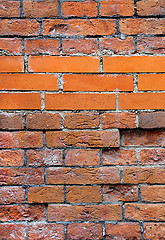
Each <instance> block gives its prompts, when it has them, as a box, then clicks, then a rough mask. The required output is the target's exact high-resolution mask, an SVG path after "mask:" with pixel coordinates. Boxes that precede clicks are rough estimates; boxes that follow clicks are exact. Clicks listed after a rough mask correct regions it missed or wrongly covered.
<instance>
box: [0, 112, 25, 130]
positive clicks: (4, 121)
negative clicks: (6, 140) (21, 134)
mask: <svg viewBox="0 0 165 240" xmlns="http://www.w3.org/2000/svg"><path fill="white" fill-rule="evenodd" d="M0 129H3V130H15V129H24V123H23V115H22V114H17V113H0Z"/></svg>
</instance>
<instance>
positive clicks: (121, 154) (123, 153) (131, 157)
mask: <svg viewBox="0 0 165 240" xmlns="http://www.w3.org/2000/svg"><path fill="white" fill-rule="evenodd" d="M102 162H103V165H132V164H137V159H136V151H135V150H128V149H127V150H125V149H115V150H113V149H110V150H103V152H102Z"/></svg>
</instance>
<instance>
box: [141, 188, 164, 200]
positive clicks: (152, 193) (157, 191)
mask: <svg viewBox="0 0 165 240" xmlns="http://www.w3.org/2000/svg"><path fill="white" fill-rule="evenodd" d="M140 190H141V197H142V201H145V202H165V199H164V195H165V186H141V189H140Z"/></svg>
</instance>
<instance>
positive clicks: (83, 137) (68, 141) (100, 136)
mask: <svg viewBox="0 0 165 240" xmlns="http://www.w3.org/2000/svg"><path fill="white" fill-rule="evenodd" d="M46 142H47V146H48V147H60V148H62V147H63V148H64V147H67V146H75V147H119V145H120V143H119V131H118V130H111V131H76V132H75V131H68V132H61V131H55V132H53V131H52V132H46Z"/></svg>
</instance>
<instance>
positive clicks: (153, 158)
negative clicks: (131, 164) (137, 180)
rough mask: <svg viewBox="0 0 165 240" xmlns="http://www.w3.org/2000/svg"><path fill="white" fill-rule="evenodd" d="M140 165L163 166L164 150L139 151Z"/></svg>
mask: <svg viewBox="0 0 165 240" xmlns="http://www.w3.org/2000/svg"><path fill="white" fill-rule="evenodd" d="M139 161H140V164H142V165H146V164H152V165H153V164H160V165H161V164H165V149H142V150H141V151H140V159H139Z"/></svg>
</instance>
